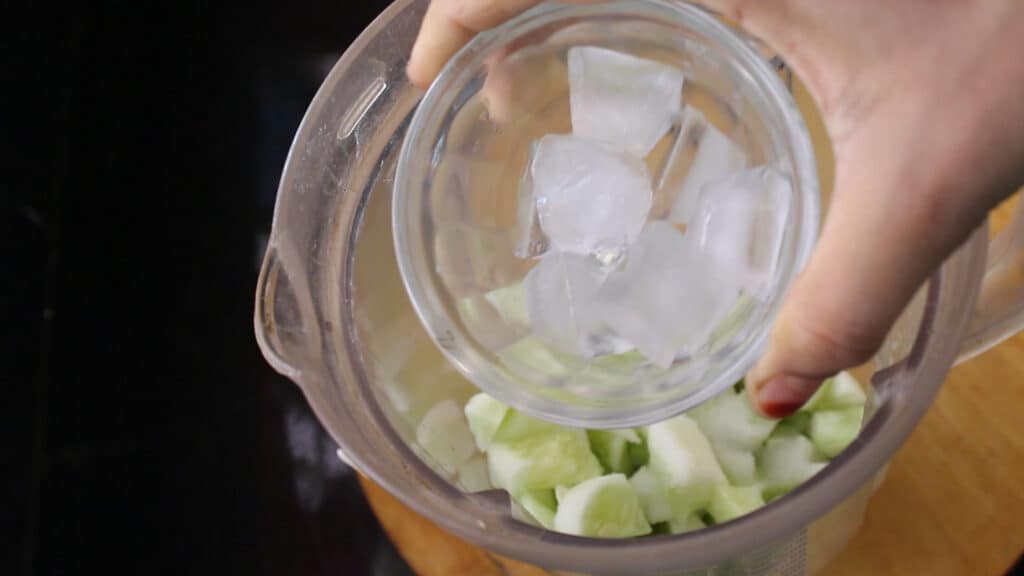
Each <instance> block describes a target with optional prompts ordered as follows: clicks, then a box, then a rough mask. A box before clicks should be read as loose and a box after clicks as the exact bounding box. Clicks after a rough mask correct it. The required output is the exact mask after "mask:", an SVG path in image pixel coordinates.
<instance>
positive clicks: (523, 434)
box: [491, 408, 583, 442]
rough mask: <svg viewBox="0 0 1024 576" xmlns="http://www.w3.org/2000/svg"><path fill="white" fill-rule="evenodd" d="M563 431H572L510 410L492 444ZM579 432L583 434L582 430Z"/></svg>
mask: <svg viewBox="0 0 1024 576" xmlns="http://www.w3.org/2000/svg"><path fill="white" fill-rule="evenodd" d="M563 431H571V429H570V428H566V427H564V426H559V425H558V424H555V423H553V422H547V421H545V420H541V419H540V418H534V417H533V416H530V415H529V414H523V413H522V412H520V411H518V410H514V409H512V408H509V409H508V412H506V413H505V418H504V419H503V420H502V422H501V426H499V427H498V430H497V431H496V432H495V433H494V437H493V438H492V439H491V442H511V441H513V440H522V439H523V438H530V437H532V436H537V435H540V434H554V433H558V432H563ZM577 432H580V433H581V434H582V433H583V431H582V430H578V431H577Z"/></svg>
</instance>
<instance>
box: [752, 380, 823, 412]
mask: <svg viewBox="0 0 1024 576" xmlns="http://www.w3.org/2000/svg"><path fill="white" fill-rule="evenodd" d="M819 386H821V380H819V379H812V378H803V377H800V376H793V375H790V374H782V375H779V376H775V377H773V378H770V379H768V381H767V382H765V383H764V384H762V385H761V387H760V388H759V389H758V390H757V402H758V404H759V405H760V406H761V410H762V411H763V412H764V413H765V414H766V415H768V416H771V417H772V418H784V417H786V416H789V415H790V414H792V413H793V412H796V411H797V410H799V409H800V407H801V406H803V405H804V403H805V402H807V400H808V399H809V398H810V397H811V396H812V395H813V394H814V392H815V390H817V389H818V387H819Z"/></svg>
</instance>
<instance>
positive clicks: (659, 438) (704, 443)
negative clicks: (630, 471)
mask: <svg viewBox="0 0 1024 576" xmlns="http://www.w3.org/2000/svg"><path fill="white" fill-rule="evenodd" d="M647 449H648V451H650V455H651V456H650V468H651V472H653V473H654V474H655V476H657V477H658V479H659V480H661V482H662V484H664V485H665V488H666V492H667V494H668V497H669V501H670V502H671V504H672V507H673V512H674V513H675V514H676V515H682V514H686V513H689V512H692V511H694V510H696V509H699V508H703V507H705V506H707V504H708V502H710V501H711V492H712V489H713V488H714V487H715V486H717V485H719V484H727V483H728V480H727V479H726V477H725V473H724V472H722V467H721V466H719V464H718V460H717V459H716V458H715V454H714V451H713V450H712V449H711V444H710V443H708V439H707V438H706V437H705V436H704V434H703V433H702V432H701V431H700V428H699V427H698V426H697V423H696V422H694V421H693V420H691V419H690V418H688V417H687V416H685V415H683V416H676V417H675V418H670V419H668V420H665V421H662V422H658V423H657V424H652V425H651V426H648V427H647Z"/></svg>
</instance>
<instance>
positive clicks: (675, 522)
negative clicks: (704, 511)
mask: <svg viewBox="0 0 1024 576" xmlns="http://www.w3.org/2000/svg"><path fill="white" fill-rule="evenodd" d="M706 527H707V524H705V523H704V520H702V519H701V517H700V514H697V513H696V512H691V513H689V514H687V515H685V516H681V517H679V518H673V519H671V520H669V521H668V532H669V534H682V533H683V532H693V531H694V530H700V529H701V528H706Z"/></svg>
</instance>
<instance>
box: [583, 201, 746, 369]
mask: <svg viewBox="0 0 1024 576" xmlns="http://www.w3.org/2000/svg"><path fill="white" fill-rule="evenodd" d="M710 272H711V263H710V262H708V260H707V259H706V258H705V257H704V255H703V254H702V253H701V251H700V250H698V249H697V247H696V246H694V245H693V243H692V242H689V241H688V240H687V238H686V237H685V236H683V234H682V233H680V232H679V231H678V230H676V229H675V228H674V227H673V226H672V225H671V224H669V223H668V222H664V221H655V222H651V223H650V224H648V225H647V227H646V228H644V230H643V232H641V233H640V237H639V238H637V241H636V243H635V244H633V245H632V246H630V248H629V253H628V255H627V256H626V261H625V264H624V265H623V266H622V267H621V268H619V269H618V270H615V271H613V272H612V273H611V274H610V275H609V276H608V278H607V280H606V281H605V282H604V283H603V284H602V285H601V287H600V289H599V291H598V295H597V305H598V306H599V307H600V308H599V309H600V310H601V317H602V319H603V320H604V321H605V322H606V323H607V325H608V327H610V328H611V329H612V330H614V331H615V332H616V334H618V335H619V336H622V337H623V338H625V339H626V340H628V341H629V342H631V343H632V344H633V345H634V346H636V349H637V350H638V351H639V352H640V353H642V354H643V355H645V356H647V357H648V358H649V359H651V361H653V362H654V363H655V364H657V365H659V366H662V367H668V366H670V365H671V364H672V361H673V360H674V359H675V358H676V356H677V355H679V354H681V353H689V352H692V351H694V350H697V349H699V348H700V347H701V346H702V345H703V344H704V343H705V342H706V341H707V339H708V337H709V336H710V335H711V332H712V330H713V329H714V328H715V326H716V325H717V323H718V321H719V320H720V319H721V318H722V317H723V316H724V315H725V313H726V312H727V311H728V310H729V307H730V306H731V305H732V304H733V302H735V301H736V297H737V291H736V289H735V288H733V287H731V286H729V285H727V284H724V283H723V282H721V281H720V280H719V279H718V278H717V277H716V276H714V275H713V274H711V273H710Z"/></svg>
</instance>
